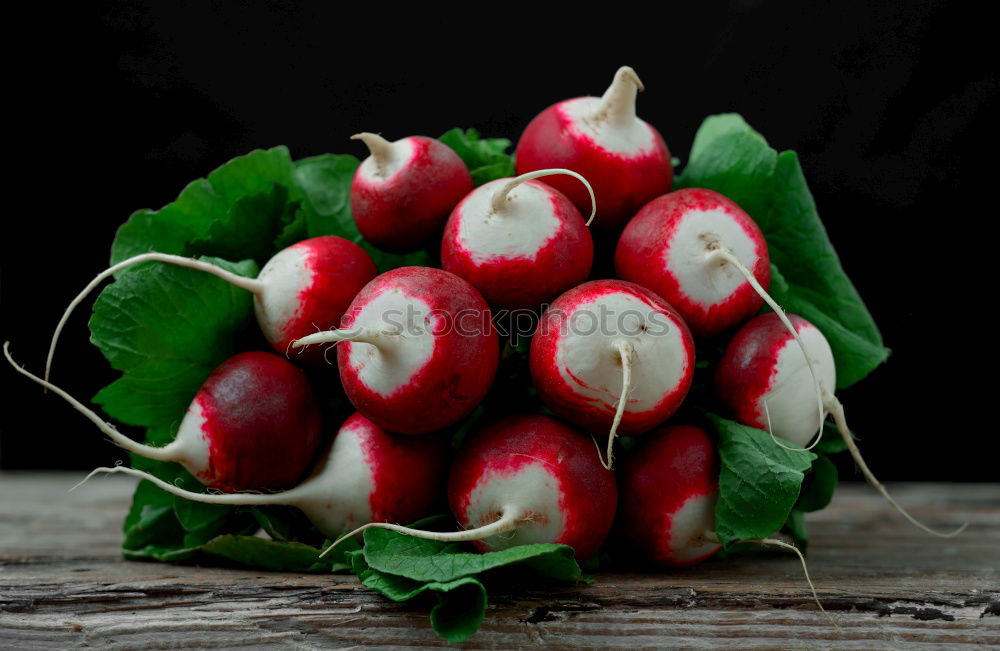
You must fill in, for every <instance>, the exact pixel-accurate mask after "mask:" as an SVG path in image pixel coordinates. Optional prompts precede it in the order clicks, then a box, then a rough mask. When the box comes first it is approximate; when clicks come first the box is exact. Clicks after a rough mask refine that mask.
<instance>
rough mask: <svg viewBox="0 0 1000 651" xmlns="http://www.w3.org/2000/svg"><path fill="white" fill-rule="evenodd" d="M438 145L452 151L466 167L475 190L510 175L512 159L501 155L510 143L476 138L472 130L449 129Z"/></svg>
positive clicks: (506, 140)
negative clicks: (444, 145)
mask: <svg viewBox="0 0 1000 651" xmlns="http://www.w3.org/2000/svg"><path fill="white" fill-rule="evenodd" d="M438 140H440V141H441V142H443V143H444V144H446V145H448V146H449V147H451V148H452V149H454V150H455V153H456V154H458V156H459V158H461V159H462V161H463V162H464V163H465V166H466V167H468V168H469V173H470V174H471V175H472V183H473V184H474V185H475V186H476V187H478V186H480V185H482V184H483V183H487V182H489V181H494V180H496V179H502V178H506V177H510V176H514V157H513V156H511V155H510V154H507V153H505V152H506V151H507V149H508V148H509V147H510V145H511V142H510V140H508V139H506V138H485V139H481V138H480V137H479V132H478V131H476V130H475V129H466V130H465V131H462V130H461V129H458V128H456V129H452V130H451V131H449V132H447V133H445V134H444V135H442V136H441V137H440V138H438Z"/></svg>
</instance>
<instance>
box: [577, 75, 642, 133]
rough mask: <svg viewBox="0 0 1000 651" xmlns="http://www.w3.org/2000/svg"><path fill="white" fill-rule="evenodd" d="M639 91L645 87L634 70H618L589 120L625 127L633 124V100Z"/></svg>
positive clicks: (634, 116) (634, 118)
mask: <svg viewBox="0 0 1000 651" xmlns="http://www.w3.org/2000/svg"><path fill="white" fill-rule="evenodd" d="M641 90H645V86H643V85H642V81H641V80H640V79H639V75H637V74H635V70H633V69H632V68H630V67H629V66H622V67H621V68H618V72H616V73H615V78H614V79H613V80H612V81H611V85H610V86H608V89H607V90H606V91H604V95H602V96H601V101H600V103H599V104H598V105H597V110H596V111H595V112H594V114H593V115H592V116H591V118H590V119H591V120H593V121H594V122H605V121H606V122H609V123H611V124H614V125H616V126H627V125H629V124H631V123H633V122H635V120H636V115H635V98H636V94H637V93H638V92H639V91H641Z"/></svg>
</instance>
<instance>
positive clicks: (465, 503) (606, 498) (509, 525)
mask: <svg viewBox="0 0 1000 651" xmlns="http://www.w3.org/2000/svg"><path fill="white" fill-rule="evenodd" d="M616 500H617V489H616V486H615V476H614V473H612V472H610V471H609V470H606V469H605V468H602V467H601V465H600V464H599V463H598V462H597V459H596V458H595V457H594V449H593V443H592V442H591V440H590V438H589V437H587V436H585V435H583V434H581V433H580V432H577V431H575V430H573V429H572V428H570V427H568V426H566V425H563V424H562V423H560V422H559V421H557V420H555V419H553V418H549V417H548V416H542V415H538V414H530V415H521V416H512V417H509V418H506V419H504V420H501V421H498V422H496V423H493V424H492V425H490V426H488V427H486V428H485V429H483V430H482V431H480V432H478V433H477V434H475V435H474V436H473V437H471V438H470V439H469V440H468V441H467V442H466V444H465V445H464V446H463V447H462V449H461V450H459V452H458V455H457V456H456V457H455V460H454V461H453V462H452V465H451V474H450V476H449V479H448V504H449V506H450V507H451V511H452V514H453V515H454V516H455V519H456V520H457V521H458V523H459V525H460V526H461V527H462V528H463V531H456V532H447V533H438V532H428V531H420V530H416V529H410V528H408V527H398V526H393V525H385V524H369V525H366V526H365V527H362V528H361V529H359V530H357V531H354V532H351V534H349V535H355V534H357V533H360V532H361V531H364V530H365V529H368V528H372V527H378V528H383V529H390V530H393V531H398V532H401V533H406V534H410V535H414V536H418V537H421V538H429V539H432V540H441V541H451V542H459V541H472V542H473V544H474V545H475V546H476V548H477V549H478V550H479V551H481V552H487V551H497V550H501V549H506V548H508V547H513V546H515V545H525V544H531V543H557V544H563V545H569V546H570V547H572V548H573V549H574V550H575V551H576V557H577V558H578V559H581V560H582V559H585V558H589V557H590V556H592V555H594V553H596V552H597V550H598V548H600V546H601V544H602V543H603V542H604V539H605V538H606V537H607V535H608V532H609V531H610V530H611V524H612V522H613V521H614V516H615V507H616ZM473 527H474V528H473ZM346 537H347V536H345V538H346ZM338 542H339V541H338ZM335 544H336V543H335Z"/></svg>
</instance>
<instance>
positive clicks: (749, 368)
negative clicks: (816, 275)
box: [715, 312, 812, 428]
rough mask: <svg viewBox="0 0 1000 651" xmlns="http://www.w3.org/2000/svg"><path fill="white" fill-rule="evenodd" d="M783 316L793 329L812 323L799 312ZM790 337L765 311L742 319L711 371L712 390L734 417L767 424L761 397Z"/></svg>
mask: <svg viewBox="0 0 1000 651" xmlns="http://www.w3.org/2000/svg"><path fill="white" fill-rule="evenodd" d="M786 316H788V320H789V321H791V322H792V325H793V326H795V330H796V331H797V332H798V331H800V330H801V328H802V327H803V326H809V327H812V324H810V323H809V322H808V321H806V320H805V319H803V318H802V317H800V316H797V315H795V314H788V315H786ZM791 339H792V334H791V333H790V332H788V329H787V328H785V325H784V324H783V323H782V322H781V320H780V319H779V318H778V315H776V314H774V313H773V312H769V313H767V314H761V315H759V316H756V317H754V318H753V319H751V320H750V321H748V322H747V323H745V324H744V325H743V327H742V328H740V329H739V330H737V331H736V334H734V335H733V338H732V339H730V340H729V344H727V345H726V350H725V352H723V354H722V357H721V358H720V359H719V366H718V368H717V370H716V373H715V390H716V395H717V396H719V399H720V400H722V402H723V404H724V405H725V406H726V409H727V411H728V413H729V415H730V416H731V417H732V418H733V419H734V420H736V421H739V422H740V423H743V424H744V425H750V426H751V427H760V428H766V427H767V419H766V416H765V414H764V411H763V409H762V408H761V404H762V400H761V398H762V396H763V395H764V394H765V393H767V392H768V391H769V390H770V389H771V388H772V387H771V384H772V381H773V378H774V375H775V373H776V368H777V365H778V353H779V352H780V351H781V350H782V349H783V348H784V347H785V345H786V344H787V343H788V342H789V340H791Z"/></svg>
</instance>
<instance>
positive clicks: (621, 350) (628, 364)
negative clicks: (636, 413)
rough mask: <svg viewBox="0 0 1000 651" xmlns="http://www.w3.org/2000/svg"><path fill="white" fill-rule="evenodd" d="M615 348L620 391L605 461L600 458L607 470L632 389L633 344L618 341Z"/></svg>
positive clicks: (612, 461) (611, 464)
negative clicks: (619, 370)
mask: <svg viewBox="0 0 1000 651" xmlns="http://www.w3.org/2000/svg"><path fill="white" fill-rule="evenodd" d="M615 348H616V349H617V350H618V354H619V355H620V356H621V362H622V392H621V395H620V396H619V397H618V406H617V407H616V409H615V418H614V420H612V421H611V430H610V431H609V432H608V449H607V452H606V453H605V458H607V463H605V461H604V458H602V459H601V465H602V466H604V467H605V468H606V469H608V470H613V467H612V466H614V450H613V449H612V448H613V446H614V443H615V437H616V436H617V435H618V426H619V425H620V424H621V422H622V417H623V416H624V415H625V406H626V404H628V396H629V393H631V391H632V358H633V357H635V346H633V345H632V342H630V341H625V340H622V341H618V342H616V343H615ZM598 456H600V454H598Z"/></svg>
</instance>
